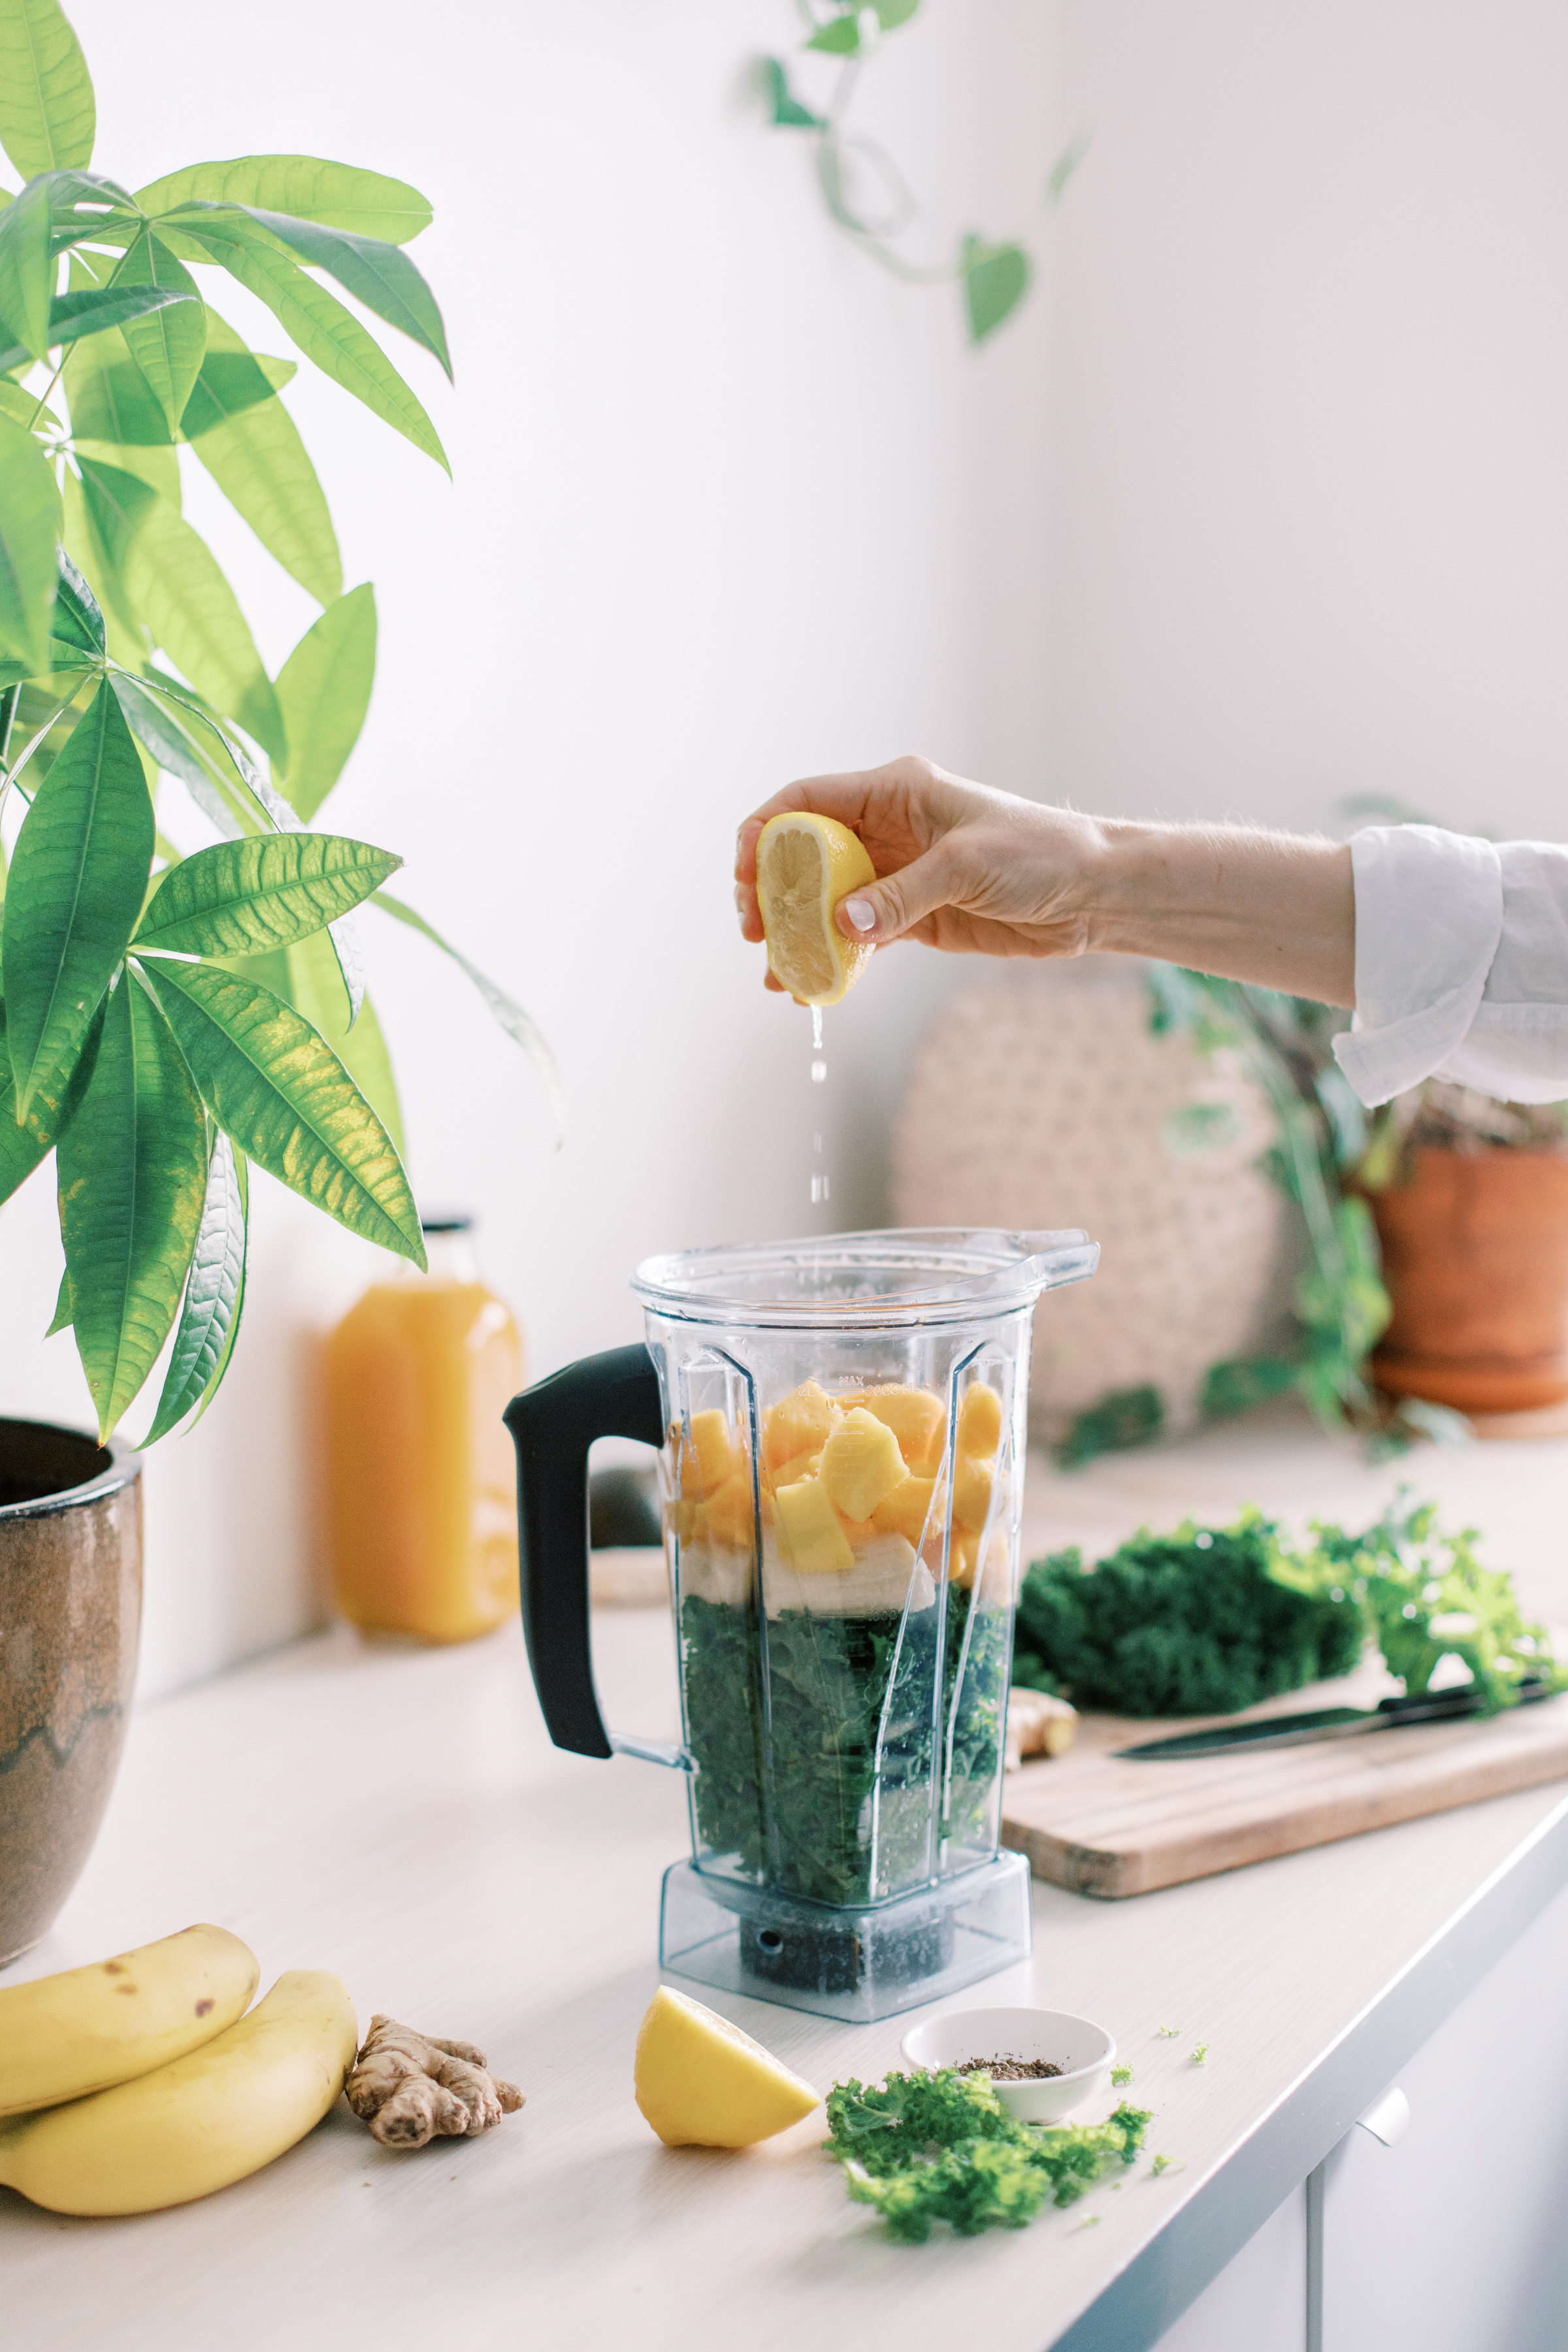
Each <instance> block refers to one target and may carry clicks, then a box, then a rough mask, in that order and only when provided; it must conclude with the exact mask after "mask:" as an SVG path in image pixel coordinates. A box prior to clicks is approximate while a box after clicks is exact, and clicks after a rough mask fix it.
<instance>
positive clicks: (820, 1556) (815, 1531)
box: [773, 1478, 855, 1576]
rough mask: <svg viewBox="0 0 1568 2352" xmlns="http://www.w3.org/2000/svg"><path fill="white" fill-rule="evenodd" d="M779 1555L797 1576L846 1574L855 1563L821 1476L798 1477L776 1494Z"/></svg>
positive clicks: (774, 1522)
mask: <svg viewBox="0 0 1568 2352" xmlns="http://www.w3.org/2000/svg"><path fill="white" fill-rule="evenodd" d="M773 1532H774V1534H775V1535H776V1537H777V1538H778V1547H779V1558H780V1559H781V1560H782V1561H783V1562H784V1566H785V1567H786V1568H793V1569H794V1570H795V1574H796V1575H797V1576H833V1575H837V1576H842V1575H843V1573H844V1571H845V1570H847V1569H850V1568H853V1567H854V1565H855V1555H854V1553H853V1552H852V1551H851V1550H850V1549H849V1538H848V1537H847V1535H846V1534H845V1532H844V1529H843V1528H842V1527H841V1526H840V1525H839V1521H838V1514H837V1511H836V1510H835V1509H834V1507H833V1505H832V1502H831V1501H830V1500H829V1498H828V1493H827V1489H826V1486H824V1485H823V1484H822V1481H821V1480H820V1478H797V1479H796V1480H795V1484H794V1485H793V1486H780V1487H779V1488H778V1489H777V1490H776V1492H775V1493H774V1496H773Z"/></svg>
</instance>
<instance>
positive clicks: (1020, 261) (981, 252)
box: [963, 236, 1030, 343]
mask: <svg viewBox="0 0 1568 2352" xmlns="http://www.w3.org/2000/svg"><path fill="white" fill-rule="evenodd" d="M1029 274H1030V273H1029V257H1028V255H1027V254H1026V252H1025V251H1024V248H1023V247H1022V246H1021V245H984V244H983V243H982V242H981V240H980V238H979V237H977V236H966V237H965V238H964V240H963V305H964V312H965V315H966V317H967V319H968V321H969V340H970V341H971V342H972V343H980V342H984V340H985V338H986V336H987V335H989V334H991V333H993V332H994V330H995V329H996V328H998V327H999V326H1000V325H1001V324H1002V321H1003V320H1004V319H1006V318H1010V317H1011V316H1012V314H1013V312H1014V311H1015V310H1016V309H1017V307H1018V305H1019V303H1020V302H1021V301H1022V300H1023V299H1024V297H1025V295H1026V293H1027V292H1028V290H1029Z"/></svg>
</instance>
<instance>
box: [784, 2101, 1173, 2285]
mask: <svg viewBox="0 0 1568 2352" xmlns="http://www.w3.org/2000/svg"><path fill="white" fill-rule="evenodd" d="M1150 2120H1151V2118H1150V2116H1149V2114H1148V2113H1147V2112H1145V2110H1143V2109H1142V2108H1140V2107H1130V2106H1127V2105H1121V2106H1120V2107H1118V2108H1117V2110H1116V2112H1115V2114H1114V2115H1113V2116H1108V2117H1107V2119H1106V2121H1105V2122H1104V2123H1102V2124H1051V2125H1038V2124H1023V2123H1019V2122H1018V2121H1017V2119H1016V2116H1013V2115H1011V2114H1010V2113H1009V2112H1008V2110H1007V2108H1006V2107H1005V2106H1004V2105H1003V2104H1002V2102H1001V2100H1000V2099H999V2098H998V2097H997V2096H996V2095H995V2093H994V2091H993V2089H992V2087H991V2078H990V2076H989V2075H988V2074H958V2073H956V2072H954V2071H953V2069H952V2068H951V2067H944V2068H942V2070H941V2071H940V2072H938V2073H934V2074H924V2073H921V2072H919V2071H917V2072H915V2073H913V2074H889V2076H888V2078H887V2080H886V2082H885V2083H883V2084H881V2086H880V2087H879V2088H877V2089H868V2087H867V2086H866V2085H864V2084H860V2083H858V2082H853V2081H851V2082H848V2083H836V2084H834V2086H833V2088H832V2090H831V2091H830V2092H829V2093H828V2095H827V2121H828V2125H829V2127H830V2130H831V2133H832V2137H830V2138H828V2139H826V2140H825V2141H824V2142H823V2146H824V2147H825V2148H826V2152H827V2154H828V2155H829V2156H831V2157H833V2158H836V2160H837V2162H838V2163H840V2164H842V2165H843V2167H844V2178H845V2186H846V2188H847V2189H848V2191H849V2194H850V2196H851V2197H852V2198H854V2199H855V2200H856V2202H857V2203H858V2204H861V2205H874V2206H875V2207H876V2209H877V2210H878V2211H879V2213H880V2214H881V2216H882V2218H883V2220H884V2221H886V2222H887V2225H888V2234H889V2237H891V2238H896V2239H898V2240H899V2241H900V2243H901V2244H903V2245H907V2246H919V2245H923V2244H924V2243H925V2241H926V2240H927V2239H928V2238H929V2237H930V2235H931V2226H932V2224H933V2223H934V2222H937V2221H945V2222H947V2223H948V2225H949V2226H950V2227H951V2228H952V2229H953V2230H954V2231H957V2233H958V2235H959V2236H960V2237H961V2238H974V2237H978V2236H979V2234H980V2232H981V2231H983V2230H991V2229H1003V2230H1021V2229H1022V2228H1023V2227H1024V2225H1025V2223H1026V2222H1027V2221H1033V2220H1034V2218H1035V2216H1036V2214H1037V2213H1038V2212H1039V2210H1040V2209H1041V2207H1042V2206H1043V2205H1045V2204H1046V2203H1047V2202H1054V2203H1056V2204H1058V2205H1070V2204H1072V2203H1073V2202H1074V2201H1075V2200H1077V2199H1078V2198H1079V2197H1081V2196H1082V2195H1083V2193H1084V2191H1085V2189H1092V2188H1093V2186H1094V2184H1095V2183H1096V2181H1097V2180H1099V2179H1100V2178H1101V2177H1102V2176H1103V2175H1104V2174H1105V2173H1106V2172H1108V2171H1110V2169H1111V2168H1112V2167H1113V2166H1115V2165H1118V2164H1122V2165H1129V2164H1131V2162H1132V2161H1133V2159H1134V2158H1135V2157H1136V2156H1137V2154H1138V2151H1139V2149H1140V2148H1141V2147H1142V2145H1143V2136H1144V2134H1145V2132H1146V2131H1147V2130H1148V2128H1149V2124H1150Z"/></svg>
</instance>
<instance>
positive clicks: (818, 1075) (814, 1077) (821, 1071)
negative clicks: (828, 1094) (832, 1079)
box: [811, 1062, 827, 1087]
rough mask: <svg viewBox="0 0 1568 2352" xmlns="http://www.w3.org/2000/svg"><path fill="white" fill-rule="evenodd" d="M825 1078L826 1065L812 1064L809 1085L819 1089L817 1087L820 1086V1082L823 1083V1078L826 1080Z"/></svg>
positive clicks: (820, 1063) (823, 1063)
mask: <svg viewBox="0 0 1568 2352" xmlns="http://www.w3.org/2000/svg"><path fill="white" fill-rule="evenodd" d="M826 1076H827V1065H826V1062H813V1064H812V1066H811V1083H812V1085H813V1086H814V1087H819V1086H820V1085H821V1084H822V1082H823V1080H824V1078H826Z"/></svg>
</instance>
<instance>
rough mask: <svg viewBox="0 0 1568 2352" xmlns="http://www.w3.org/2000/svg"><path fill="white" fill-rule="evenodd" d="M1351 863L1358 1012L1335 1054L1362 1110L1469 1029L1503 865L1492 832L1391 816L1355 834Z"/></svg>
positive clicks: (1431, 1063) (1498, 930)
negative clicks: (1486, 835) (1479, 836)
mask: <svg viewBox="0 0 1568 2352" xmlns="http://www.w3.org/2000/svg"><path fill="white" fill-rule="evenodd" d="M1351 868H1352V875H1353V877H1354V881H1355V1001H1356V1011H1355V1021H1354V1024H1353V1026H1352V1028H1350V1029H1349V1030H1347V1031H1345V1032H1344V1033H1342V1034H1341V1035H1340V1036H1338V1037H1336V1038H1335V1039H1334V1057H1335V1059H1336V1060H1337V1061H1338V1063H1339V1066H1340V1067H1341V1069H1342V1070H1343V1072H1344V1074H1345V1076H1346V1077H1347V1078H1348V1079H1349V1080H1350V1082H1351V1084H1352V1087H1354V1088H1355V1090H1356V1093H1357V1094H1358V1095H1359V1096H1360V1097H1361V1098H1362V1100H1363V1103H1365V1104H1367V1105H1368V1107H1369V1108H1370V1107H1371V1106H1372V1105H1373V1104H1374V1103H1384V1102H1387V1101H1388V1100H1389V1098H1390V1097H1392V1096H1394V1095H1398V1094H1403V1093H1404V1092H1405V1088H1406V1087H1414V1086H1418V1085H1419V1084H1420V1082H1421V1080H1422V1079H1423V1078H1429V1077H1431V1076H1433V1075H1434V1074H1435V1072H1436V1071H1437V1070H1438V1069H1439V1068H1440V1067H1441V1066H1442V1065H1443V1064H1444V1063H1445V1062H1447V1058H1448V1056H1449V1055H1451V1054H1452V1053H1453V1052H1454V1051H1455V1050H1456V1048H1457V1047H1458V1045H1459V1044H1460V1042H1461V1041H1462V1039H1463V1038H1464V1037H1465V1036H1466V1035H1467V1034H1468V1031H1469V1028H1470V1024H1471V1023H1472V1022H1473V1021H1474V1019H1475V1017H1476V1013H1477V1010H1478V1008H1479V1004H1480V1001H1481V997H1482V994H1483V993H1484V992H1485V989H1486V984H1487V975H1488V973H1489V971H1490V970H1491V966H1492V959H1493V957H1494V956H1495V955H1496V953H1497V950H1498V941H1499V940H1500V938H1501V936H1502V866H1501V861H1500V858H1499V856H1498V853H1497V851H1496V849H1495V848H1494V847H1493V846H1492V845H1491V843H1490V842H1489V841H1478V840H1476V839H1474V838H1473V837H1472V836H1471V835H1468V834H1461V833H1444V832H1442V831H1440V829H1439V828H1438V827H1437V826H1436V825H1434V824H1390V825H1369V826H1368V827H1367V828H1366V830H1365V831H1364V832H1363V833H1358V834H1354V835H1352V837H1351Z"/></svg>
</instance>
